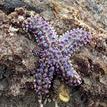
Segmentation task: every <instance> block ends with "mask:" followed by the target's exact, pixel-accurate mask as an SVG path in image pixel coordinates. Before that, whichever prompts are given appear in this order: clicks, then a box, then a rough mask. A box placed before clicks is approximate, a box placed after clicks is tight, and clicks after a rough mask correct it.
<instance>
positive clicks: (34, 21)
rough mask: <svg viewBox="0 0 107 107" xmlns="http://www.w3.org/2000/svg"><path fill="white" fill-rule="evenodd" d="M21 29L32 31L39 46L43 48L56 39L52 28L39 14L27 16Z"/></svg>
mask: <svg viewBox="0 0 107 107" xmlns="http://www.w3.org/2000/svg"><path fill="white" fill-rule="evenodd" d="M23 29H25V30H26V31H27V32H30V33H32V34H33V35H34V36H35V38H36V40H37V43H38V45H39V47H41V48H43V49H45V48H48V47H49V46H50V45H51V43H52V42H54V41H56V39H57V34H56V32H55V30H54V28H53V27H52V26H51V25H50V24H49V22H47V21H45V20H44V19H43V18H42V17H40V16H33V17H29V18H27V19H26V20H25V21H24V23H23Z"/></svg>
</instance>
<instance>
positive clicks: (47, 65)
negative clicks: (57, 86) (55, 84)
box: [34, 58, 55, 98]
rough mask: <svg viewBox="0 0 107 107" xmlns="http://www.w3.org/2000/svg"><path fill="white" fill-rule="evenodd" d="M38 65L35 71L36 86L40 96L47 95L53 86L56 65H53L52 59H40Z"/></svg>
mask: <svg viewBox="0 0 107 107" xmlns="http://www.w3.org/2000/svg"><path fill="white" fill-rule="evenodd" d="M38 64H39V65H38V67H37V69H36V71H35V82H34V87H35V91H36V94H37V96H38V98H41V97H42V98H43V97H46V95H47V94H48V93H49V89H50V87H51V82H52V79H53V75H54V70H55V68H54V66H51V61H46V59H45V58H44V59H40V60H39V61H38Z"/></svg>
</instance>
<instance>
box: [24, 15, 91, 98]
mask: <svg viewBox="0 0 107 107" xmlns="http://www.w3.org/2000/svg"><path fill="white" fill-rule="evenodd" d="M23 29H24V30H26V31H27V32H29V33H30V34H33V35H34V36H35V39H36V41H37V46H38V48H37V49H34V50H33V53H34V55H36V56H37V57H39V61H38V67H37V69H36V70H35V85H34V87H35V91H36V94H37V95H38V97H41V96H42V97H43V96H44V97H46V95H47V94H48V93H49V90H50V88H51V87H52V82H53V80H54V77H55V76H58V77H59V78H60V79H61V80H63V81H64V82H65V83H66V84H67V85H69V86H72V85H75V86H77V85H80V84H81V82H82V80H81V77H80V76H79V74H78V73H77V72H76V71H75V70H74V68H73V66H72V64H71V63H70V56H71V55H72V54H73V53H74V51H75V50H77V49H78V48H79V47H81V46H83V45H85V44H87V43H89V42H90V40H91V34H90V33H89V32H87V31H85V30H83V29H82V28H80V29H79V28H77V29H73V30H70V31H67V32H66V33H65V34H63V35H62V36H61V37H60V38H59V37H58V35H57V33H56V32H55V30H54V28H53V27H52V26H51V25H50V24H49V22H47V21H46V20H44V19H43V18H42V17H40V16H32V17H29V18H27V19H26V20H25V21H24V23H23Z"/></svg>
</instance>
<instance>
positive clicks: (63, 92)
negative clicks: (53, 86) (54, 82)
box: [58, 85, 70, 103]
mask: <svg viewBox="0 0 107 107" xmlns="http://www.w3.org/2000/svg"><path fill="white" fill-rule="evenodd" d="M58 97H59V99H60V100H61V101H63V102H65V103H67V102H68V101H69V100H70V94H69V90H68V89H67V88H66V87H65V86H64V85H61V86H60V88H59V95H58Z"/></svg>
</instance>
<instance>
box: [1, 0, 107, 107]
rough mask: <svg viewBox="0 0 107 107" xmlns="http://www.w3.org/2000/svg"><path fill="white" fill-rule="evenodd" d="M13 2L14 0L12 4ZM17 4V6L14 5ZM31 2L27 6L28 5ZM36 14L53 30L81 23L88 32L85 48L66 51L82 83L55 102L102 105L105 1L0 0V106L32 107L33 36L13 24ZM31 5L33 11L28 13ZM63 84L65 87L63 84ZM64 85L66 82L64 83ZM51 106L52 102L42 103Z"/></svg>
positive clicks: (105, 100) (69, 106) (74, 106)
mask: <svg viewBox="0 0 107 107" xmlns="http://www.w3.org/2000/svg"><path fill="white" fill-rule="evenodd" d="M13 4H14V5H13ZM17 7H23V9H22V10H21V11H19V10H20V9H15V8H17ZM31 7H33V8H31ZM25 8H26V9H27V10H29V11H27V14H28V15H29V14H33V13H34V12H35V13H39V14H40V15H41V16H42V17H44V18H45V19H46V20H48V21H49V22H50V23H51V24H52V25H53V26H54V27H55V29H56V31H57V32H58V34H62V33H64V32H65V31H67V30H70V29H72V28H77V27H83V28H84V29H87V30H89V31H90V32H92V34H93V39H92V41H91V43H90V44H89V45H87V46H86V47H85V48H81V49H80V50H78V52H77V53H75V54H74V55H73V56H71V61H72V63H73V66H74V68H75V69H76V70H77V72H78V73H79V74H80V75H81V77H82V79H83V83H82V85H81V86H79V87H72V89H69V90H70V101H69V102H68V103H64V102H62V101H60V99H59V98H57V97H58V94H59V93H60V91H57V90H58V89H59V87H60V85H61V84H62V83H60V82H58V85H56V84H57V82H55V83H54V87H55V90H54V91H55V96H56V99H58V104H59V106H60V107H107V31H106V30H107V28H106V27H107V23H106V22H107V18H106V17H107V14H106V13H107V11H106V10H107V9H106V8H107V1H106V0H79V1H78V0H1V1H0V107H38V102H37V99H36V95H35V92H34V87H33V80H34V76H33V74H32V72H30V71H31V70H32V69H34V68H35V66H36V60H37V58H35V57H34V56H33V54H32V52H31V50H32V49H33V48H34V47H35V45H36V44H35V41H34V40H33V38H32V37H30V35H28V34H27V33H25V32H23V31H21V29H18V27H16V25H15V23H16V22H18V20H17V18H16V17H17V16H18V15H21V14H24V12H25V11H26V9H25ZM32 10H33V11H34V12H32ZM65 87H66V86H65ZM67 88H68V87H67ZM50 105H51V106H53V107H54V106H55V104H54V102H50V103H47V104H46V105H45V106H46V107H50Z"/></svg>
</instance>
